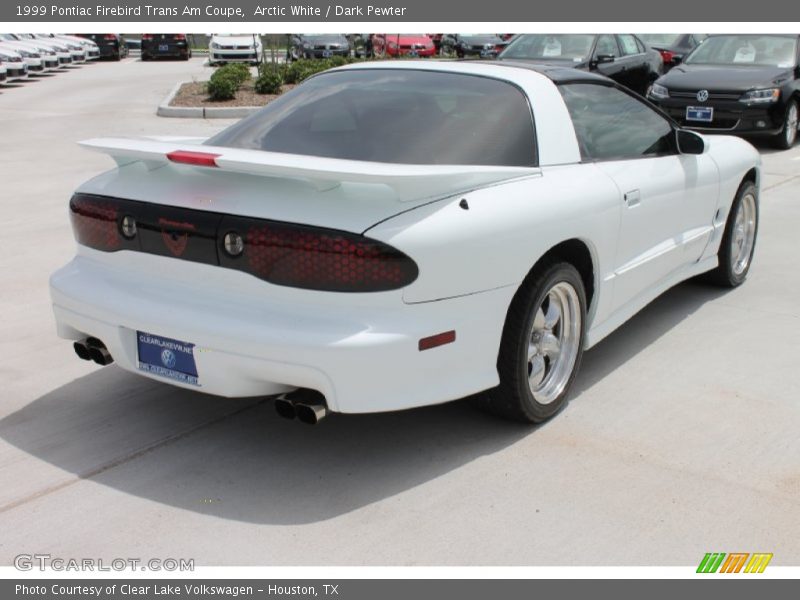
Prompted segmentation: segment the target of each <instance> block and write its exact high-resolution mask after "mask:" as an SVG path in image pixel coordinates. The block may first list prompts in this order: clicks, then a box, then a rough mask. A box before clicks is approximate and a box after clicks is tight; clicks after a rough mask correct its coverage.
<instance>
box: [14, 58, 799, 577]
mask: <svg viewBox="0 0 800 600" xmlns="http://www.w3.org/2000/svg"><path fill="white" fill-rule="evenodd" d="M208 74H209V71H208V69H207V68H204V67H203V66H202V59H200V58H197V59H193V60H192V61H190V62H189V63H181V62H157V63H141V62H139V61H138V60H136V59H128V60H126V61H123V62H122V63H120V64H116V63H102V64H92V65H86V66H82V67H77V68H74V69H70V72H66V73H60V74H58V75H55V76H53V77H46V78H42V79H40V80H38V81H30V82H28V83H25V84H22V85H20V86H15V87H2V88H0V131H2V146H1V147H2V160H0V198H1V200H0V203H1V205H0V208H1V209H2V210H1V212H0V214H2V229H1V230H2V234H0V314H2V320H0V323H1V324H2V325H0V327H2V335H0V382H1V383H2V393H0V397H2V402H0V564H3V565H7V564H11V562H12V560H13V557H14V556H15V555H17V554H20V553H50V554H52V555H54V556H61V557H67V558H69V557H73V558H80V557H101V558H107V559H111V558H115V557H140V558H145V559H146V558H152V557H156V558H165V557H180V558H194V559H195V560H196V562H197V564H198V565H296V564H316V565H329V564H333V565H362V564H371V565H459V564H469V565H473V564H483V565H696V564H697V563H698V562H699V560H700V559H701V558H702V556H703V555H704V554H705V553H706V552H712V551H717V552H772V553H774V555H775V558H774V559H773V563H772V564H774V565H779V564H782V565H797V564H800V444H799V443H798V431H800V384H798V378H797V372H798V371H797V370H798V364H800V344H798V338H800V303H798V300H797V298H798V295H799V294H800V272H799V271H798V268H797V261H796V256H797V253H798V235H797V232H798V226H799V225H800V201H798V193H799V192H800V146H797V147H795V148H794V149H793V150H791V151H788V152H774V151H771V150H769V149H768V148H767V147H766V146H761V150H762V153H763V155H764V172H765V178H764V185H763V194H762V197H761V211H762V212H761V229H760V232H759V239H758V245H757V249H756V256H755V260H754V264H753V267H752V270H751V273H750V278H749V279H748V281H747V282H746V284H745V285H743V286H742V287H740V288H738V289H736V290H734V291H723V290H719V289H715V288H712V287H707V286H705V285H702V284H698V283H694V282H690V283H687V284H683V285H680V286H678V287H676V288H674V289H672V290H671V291H669V292H668V293H666V294H664V295H663V296H662V297H661V298H659V299H658V300H657V301H655V302H654V303H653V304H652V305H651V306H649V307H648V308H647V309H645V310H644V311H643V312H642V313H640V314H639V315H638V316H636V317H635V318H634V319H633V320H632V321H630V322H629V323H628V324H626V325H625V326H624V327H623V328H621V329H620V330H618V331H617V332H616V333H614V334H613V335H612V336H610V337H609V338H607V339H606V340H605V341H604V342H602V343H601V344H599V345H598V346H597V347H596V348H594V349H593V350H591V351H589V352H588V353H587V354H586V355H585V358H584V364H583V370H582V372H581V374H580V376H579V379H578V380H577V384H576V389H575V393H574V395H573V398H572V400H571V402H570V404H569V406H568V407H567V408H566V410H565V411H564V412H562V414H560V415H559V416H558V417H557V418H556V419H555V420H553V421H551V422H550V423H548V424H546V425H544V426H541V427H537V428H531V427H522V426H519V425H516V424H510V423H506V422H503V421H500V420H497V419H494V418H492V417H489V416H486V415H484V414H482V413H479V412H476V411H474V410H473V409H472V408H471V407H470V406H468V405H467V404H466V403H463V402H455V403H450V404H447V405H443V406H438V407H432V408H426V409H420V410H413V411H407V412H402V413H393V414H383V415H368V416H341V415H333V416H331V417H329V418H328V419H327V420H325V421H324V422H323V423H322V424H321V425H319V426H317V427H308V426H305V425H302V424H299V423H297V422H288V421H285V420H283V419H280V418H279V417H277V416H276V414H275V412H274V410H273V407H272V405H271V403H270V402H269V401H264V400H260V399H247V400H226V399H222V398H215V397H208V396H205V395H203V394H199V393H193V392H189V391H184V390H178V389H175V388H173V387H171V386H169V385H166V384H160V383H157V382H153V381H149V380H146V379H143V378H140V377H137V376H135V375H130V374H127V373H125V372H123V371H122V370H120V369H118V368H117V367H115V366H111V367H106V368H102V369H101V368H99V367H97V366H95V365H93V364H91V363H86V362H83V361H80V360H78V359H77V358H76V357H75V356H74V355H73V353H72V349H71V344H70V343H68V342H66V341H64V340H60V339H58V338H57V337H56V334H55V327H54V322H53V317H52V314H51V310H50V303H49V296H48V289H47V279H48V276H49V274H50V273H51V272H52V271H53V270H55V269H56V268H58V267H59V266H61V265H62V264H64V263H65V262H66V261H67V260H68V259H69V258H70V256H71V255H72V253H73V249H74V242H73V239H72V234H71V232H70V229H69V224H68V219H67V202H68V199H69V196H70V194H71V192H72V190H73V189H74V188H75V186H76V185H78V184H79V183H80V182H81V181H83V180H85V179H86V178H88V177H90V176H92V175H94V174H97V173H99V172H101V171H103V170H105V169H107V168H110V166H111V161H110V159H109V158H108V157H105V156H102V155H99V154H95V153H91V152H88V151H84V150H81V149H80V148H78V147H77V146H76V145H75V142H76V141H77V140H80V139H84V138H88V137H94V136H109V135H125V134H135V135H144V134H152V135H182V134H187V135H208V134H210V133H212V132H214V131H216V130H217V129H219V128H220V127H222V126H224V125H225V124H226V123H225V122H221V121H201V120H194V119H164V118H159V117H156V116H155V108H156V106H157V104H158V103H159V101H161V100H162V99H163V97H164V96H165V95H166V94H167V92H168V91H169V90H170V89H171V87H172V86H173V85H174V84H175V82H176V81H178V80H181V79H190V78H191V77H199V78H205V77H207V76H208Z"/></svg>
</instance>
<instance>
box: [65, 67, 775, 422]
mask: <svg viewBox="0 0 800 600" xmlns="http://www.w3.org/2000/svg"><path fill="white" fill-rule="evenodd" d="M83 145H84V146H85V147H87V148H90V149H93V150H97V151H100V152H104V153H106V154H108V155H110V156H111V157H112V158H113V159H114V160H115V161H116V163H117V167H116V168H115V169H113V170H111V171H108V172H106V173H103V174H102V175H99V176H98V177H95V178H94V179H91V180H90V181H88V182H86V183H85V184H83V185H82V186H80V187H79V188H78V190H77V191H76V192H75V194H74V196H73V197H72V199H71V201H70V205H69V209H70V215H71V219H72V227H73V229H74V233H75V237H76V239H77V242H78V251H77V256H75V258H73V259H72V260H71V261H70V262H69V263H68V264H67V265H66V266H64V267H63V268H61V269H60V270H58V271H57V272H56V273H54V274H53V276H52V278H51V293H52V300H53V305H54V310H55V316H56V321H57V324H58V333H59V335H60V336H61V337H63V338H67V339H70V340H73V341H74V346H75V350H76V352H77V353H78V354H79V356H81V357H83V358H87V359H92V360H94V361H95V362H98V363H100V364H108V363H110V362H111V361H112V360H114V361H116V363H117V364H118V365H120V366H121V367H122V368H123V369H126V370H129V371H132V372H136V373H140V374H142V375H144V376H145V377H151V378H155V379H158V380H160V381H164V382H167V383H171V384H173V385H177V386H181V387H184V388H190V389H196V390H199V391H202V392H207V393H210V394H217V395H221V396H228V397H242V396H262V395H275V396H278V400H277V401H276V407H277V408H278V409H279V412H281V413H282V414H284V415H296V416H298V417H299V418H300V419H301V420H304V421H309V422H316V421H317V420H318V419H319V418H321V417H322V416H324V415H325V414H326V413H327V412H328V411H334V412H342V413H364V412H377V411H389V410H397V409H404V408H410V407H416V406H423V405H429V404H435V403H441V402H445V401H448V400H453V399H457V398H462V397H465V396H470V395H475V394H476V393H478V392H483V393H482V394H480V395H479V396H478V398H480V402H482V403H483V404H484V405H485V406H486V407H487V408H489V409H490V410H492V411H494V412H496V413H499V414H501V415H504V416H507V417H511V418H514V419H517V420H522V421H528V422H540V421H543V420H545V419H547V418H549V417H551V416H552V415H554V414H555V413H556V412H557V411H558V410H559V409H560V408H561V407H562V406H563V405H564V403H565V400H566V397H567V394H568V392H569V389H570V386H571V384H572V382H573V380H574V379H575V376H576V373H577V372H578V368H579V365H580V362H581V355H582V353H583V351H584V349H587V348H590V347H592V346H593V345H595V344H597V342H598V341H600V340H601V339H602V338H603V337H604V336H606V335H608V334H609V333H610V332H611V331H613V330H614V329H615V328H617V327H619V326H620V325H621V324H622V323H624V322H625V321H626V320H627V319H628V318H630V317H631V316H632V315H633V314H635V313H636V312H637V311H638V310H640V309H641V308H642V307H644V306H645V305H646V304H647V303H648V302H650V301H651V300H653V299H654V298H655V297H656V296H658V295H659V294H660V293H662V292H663V291H665V290H666V289H667V288H669V287H670V286H673V285H674V284H676V283H678V282H680V281H682V280H685V279H687V278H690V277H693V276H695V275H699V274H701V273H707V276H708V278H709V279H711V280H713V281H714V282H716V283H718V284H722V285H726V286H736V285H739V284H740V283H741V282H742V281H743V280H744V279H745V277H746V276H747V273H748V270H749V267H750V263H751V259H752V255H753V249H754V245H755V239H756V232H757V227H758V210H759V206H758V189H759V170H760V159H759V156H758V154H757V152H756V151H755V150H754V149H753V147H752V146H750V145H749V144H748V143H747V142H745V141H743V140H740V139H738V138H736V137H728V136H713V137H705V136H703V135H701V134H698V133H694V132H691V131H685V130H682V129H680V128H679V127H678V126H677V125H675V123H674V122H672V121H671V120H669V119H668V118H667V117H665V116H664V115H663V113H661V112H659V111H658V109H656V108H654V107H653V106H652V105H650V104H649V103H647V102H646V101H645V100H643V99H641V98H639V97H637V96H636V95H634V94H632V93H630V92H628V91H626V90H624V89H622V88H621V87H619V86H618V85H617V84H615V83H614V82H612V81H610V80H608V79H606V78H603V77H601V76H598V75H594V74H590V73H586V72H581V71H577V70H573V69H568V68H563V67H557V66H555V67H547V66H536V65H523V64H510V63H508V62H505V63H493V62H481V63H477V62H461V63H456V62H436V61H434V62H430V61H402V62H399V63H392V64H385V63H368V64H359V65H350V66H347V67H343V68H339V69H335V70H331V71H327V72H325V73H322V74H319V75H316V76H314V77H312V78H310V79H309V80H307V81H306V82H304V83H303V84H302V85H300V86H298V87H297V88H296V89H294V90H292V91H291V92H288V93H287V94H285V95H283V96H281V97H280V98H278V99H277V100H275V101H274V102H272V103H271V104H269V105H268V106H267V107H266V108H264V109H262V110H261V111H259V112H257V113H255V114H253V115H251V116H249V117H247V118H245V119H243V120H242V121H239V122H238V123H236V124H234V125H232V126H231V127H229V128H227V129H225V130H223V131H222V132H221V133H219V134H217V135H215V136H214V137H212V138H210V139H207V140H205V141H203V140H198V139H185V138H184V139H178V138H147V139H128V138H113V139H92V140H88V141H85V142H83Z"/></svg>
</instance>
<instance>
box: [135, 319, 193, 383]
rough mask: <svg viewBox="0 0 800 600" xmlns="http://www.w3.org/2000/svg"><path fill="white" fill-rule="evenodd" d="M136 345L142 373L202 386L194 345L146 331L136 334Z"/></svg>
mask: <svg viewBox="0 0 800 600" xmlns="http://www.w3.org/2000/svg"><path fill="white" fill-rule="evenodd" d="M136 343H137V354H138V358H139V360H138V366H139V370H140V371H144V372H145V373H150V374H152V375H158V376H159V377H166V378H167V379H173V380H175V381H179V382H181V383H189V384H191V385H200V384H199V383H198V381H197V366H196V365H195V362H194V344H190V343H188V342H181V341H180V340H173V339H172V338H167V337H162V336H160V335H153V334H152V333H146V332H144V331H137V332H136Z"/></svg>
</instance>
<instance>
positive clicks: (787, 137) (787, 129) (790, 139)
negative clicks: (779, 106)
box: [773, 99, 800, 150]
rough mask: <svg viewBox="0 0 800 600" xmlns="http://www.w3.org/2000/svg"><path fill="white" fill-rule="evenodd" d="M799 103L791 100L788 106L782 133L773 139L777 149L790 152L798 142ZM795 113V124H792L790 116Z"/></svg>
mask: <svg viewBox="0 0 800 600" xmlns="http://www.w3.org/2000/svg"><path fill="white" fill-rule="evenodd" d="M798 110H800V109H799V108H798V103H797V100H796V99H792V100H789V103H788V104H787V105H786V114H785V115H784V117H783V127H782V128H781V132H780V133H779V134H778V135H776V136H775V137H774V138H773V143H774V144H775V147H776V148H778V149H779V150H788V149H789V148H791V147H792V146H794V143H795V142H796V141H797V113H798ZM792 113H794V119H795V122H794V123H791V122H790V115H792Z"/></svg>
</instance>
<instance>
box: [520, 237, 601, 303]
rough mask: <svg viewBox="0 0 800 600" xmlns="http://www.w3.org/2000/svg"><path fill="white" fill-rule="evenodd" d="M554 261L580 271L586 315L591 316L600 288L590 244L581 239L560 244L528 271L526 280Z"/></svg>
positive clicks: (571, 239) (595, 262)
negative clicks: (543, 265) (567, 264)
mask: <svg viewBox="0 0 800 600" xmlns="http://www.w3.org/2000/svg"><path fill="white" fill-rule="evenodd" d="M554 260H557V261H563V262H566V263H569V264H571V265H572V266H573V267H575V269H576V270H577V271H578V273H579V274H580V276H581V280H582V281H583V287H584V289H585V291H586V314H587V315H588V314H590V313H591V310H592V308H593V307H594V304H595V302H594V301H595V298H596V292H597V288H598V287H599V286H598V285H597V259H596V257H595V254H594V253H593V252H592V249H591V246H590V244H588V243H587V242H586V241H584V240H582V239H580V238H570V239H568V240H564V241H563V242H559V243H558V244H556V245H554V246H552V247H551V248H550V249H549V250H547V251H546V252H545V253H544V254H542V256H541V257H540V258H539V259H538V260H537V261H536V263H535V264H534V265H533V266H532V267H531V269H530V271H528V273H527V275H526V277H525V279H526V280H527V279H528V278H529V277H531V276H532V275H533V273H535V272H536V270H537V269H538V268H539V267H540V266H541V265H542V264H545V263H547V262H551V261H554ZM520 287H522V285H520Z"/></svg>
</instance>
